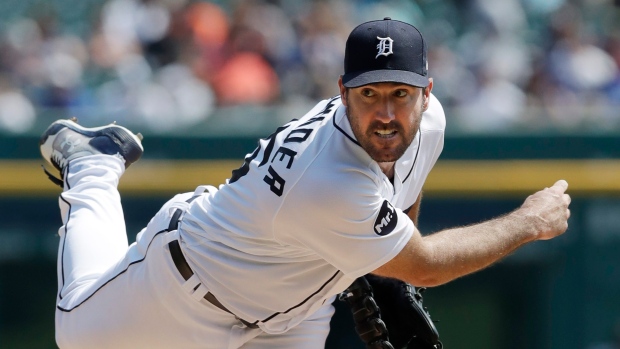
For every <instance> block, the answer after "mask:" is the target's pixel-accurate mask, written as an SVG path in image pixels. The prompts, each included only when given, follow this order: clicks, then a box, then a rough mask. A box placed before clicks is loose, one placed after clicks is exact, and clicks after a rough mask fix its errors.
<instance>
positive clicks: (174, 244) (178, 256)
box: [168, 209, 258, 328]
mask: <svg viewBox="0 0 620 349" xmlns="http://www.w3.org/2000/svg"><path fill="white" fill-rule="evenodd" d="M177 213H178V214H177ZM181 213H182V211H181V210H180V209H178V210H177V211H176V212H175V213H174V214H173V216H172V221H171V222H170V228H174V229H176V226H177V225H178V220H179V217H180V216H181ZM173 222H176V223H174V224H173ZM174 229H171V230H174ZM168 248H169V249H170V256H171V257H172V261H174V265H175V266H176V267H177V270H178V271H179V273H180V274H181V276H183V279H185V280H189V278H191V277H192V275H194V272H193V271H192V268H190V267H189V264H187V261H186V260H185V257H183V252H182V251H181V246H180V245H179V241H178V240H173V241H171V242H169V243H168ZM204 299H206V300H207V301H208V302H209V303H211V304H213V305H215V306H216V307H218V308H220V309H222V310H223V311H225V312H227V313H229V314H232V315H234V316H235V317H236V318H237V319H238V320H239V321H241V323H243V324H244V325H246V326H247V327H249V328H258V325H257V324H256V323H251V322H248V321H245V320H243V319H241V318H240V317H238V316H237V315H235V314H234V313H233V312H232V311H230V310H228V308H226V307H225V306H224V305H223V304H222V303H220V301H218V300H217V298H215V296H214V295H213V293H211V292H207V294H206V295H205V296H204Z"/></svg>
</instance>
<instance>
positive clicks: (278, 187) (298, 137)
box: [228, 96, 340, 196]
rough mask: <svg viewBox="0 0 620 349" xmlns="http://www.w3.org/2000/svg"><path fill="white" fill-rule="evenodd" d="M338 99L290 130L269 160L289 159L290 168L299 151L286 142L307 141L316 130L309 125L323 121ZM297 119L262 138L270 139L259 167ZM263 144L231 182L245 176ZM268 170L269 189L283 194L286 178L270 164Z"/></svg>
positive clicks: (247, 158) (266, 180) (266, 177)
mask: <svg viewBox="0 0 620 349" xmlns="http://www.w3.org/2000/svg"><path fill="white" fill-rule="evenodd" d="M338 99H340V97H339V96H337V97H333V98H332V99H330V100H329V101H328V102H327V104H326V105H325V108H323V110H322V111H321V112H319V113H318V114H317V115H316V116H315V117H312V118H311V119H309V120H308V121H306V122H304V123H303V124H301V125H299V126H297V127H296V128H295V129H293V130H292V131H290V132H289V133H288V134H287V135H286V137H285V138H284V141H283V142H282V144H283V145H281V146H280V147H279V148H278V149H277V150H276V153H275V154H274V156H273V158H271V161H269V162H270V163H273V162H274V161H276V160H277V161H284V159H285V158H286V160H287V163H286V169H290V168H291V166H292V165H293V161H294V160H295V155H297V152H296V151H294V150H292V149H289V148H287V147H286V146H284V144H287V143H303V142H305V141H306V140H307V139H308V137H310V135H311V134H312V132H313V131H314V128H309V127H308V126H310V125H312V124H314V123H316V122H319V121H323V120H324V119H325V115H327V114H329V113H331V112H332V110H333V108H334V106H335V101H336V100H338ZM295 121H298V120H297V119H293V120H291V121H290V122H289V123H288V124H286V125H284V126H282V127H280V128H278V129H277V130H276V132H274V133H272V134H271V135H269V137H267V138H264V139H262V141H263V142H264V141H268V143H267V146H266V147H265V150H264V155H263V160H262V161H261V163H260V164H259V165H258V167H262V166H263V165H264V164H266V163H267V161H268V160H269V157H270V156H271V152H272V150H273V147H274V144H275V141H276V137H277V136H278V134H279V133H280V132H283V131H284V130H286V129H287V128H288V127H289V126H291V125H292V124H293V123H294V122H295ZM261 146H262V143H261V142H259V144H258V147H257V148H256V149H255V150H254V152H253V153H252V154H251V155H249V156H247V157H246V158H245V162H244V164H243V166H241V167H240V168H238V169H236V170H234V171H233V173H232V176H231V178H230V180H229V181H228V183H229V184H230V183H234V182H236V181H238V180H239V178H241V177H243V176H245V175H246V174H247V173H248V171H249V165H250V162H251V161H252V160H254V159H255V158H256V157H257V156H258V154H259V153H260V151H261ZM278 154H280V157H279V158H276V157H277V155H278ZM267 171H268V174H267V175H265V177H263V182H265V183H267V184H268V185H269V189H270V190H271V192H272V193H274V194H276V195H277V196H282V193H284V185H285V184H286V180H285V179H284V178H283V177H282V176H281V175H280V174H279V173H278V172H277V171H276V170H275V169H274V168H273V167H272V166H271V165H270V166H269V169H268V170H267Z"/></svg>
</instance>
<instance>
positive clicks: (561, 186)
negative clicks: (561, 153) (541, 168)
mask: <svg viewBox="0 0 620 349" xmlns="http://www.w3.org/2000/svg"><path fill="white" fill-rule="evenodd" d="M551 189H554V190H557V191H559V192H561V193H563V192H565V191H566V189H568V182H566V181H565V180H563V179H560V180H559V181H557V182H555V183H554V184H553V186H552V187H551Z"/></svg>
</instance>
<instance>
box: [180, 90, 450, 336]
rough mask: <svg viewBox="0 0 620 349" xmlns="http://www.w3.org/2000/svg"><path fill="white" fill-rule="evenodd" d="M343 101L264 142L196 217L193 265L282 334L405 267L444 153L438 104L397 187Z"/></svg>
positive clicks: (197, 207)
mask: <svg viewBox="0 0 620 349" xmlns="http://www.w3.org/2000/svg"><path fill="white" fill-rule="evenodd" d="M345 109H346V108H345V107H344V106H343V105H342V103H341V100H340V97H334V98H332V99H329V100H324V101H322V102H320V103H319V104H317V105H316V106H315V107H314V108H313V109H312V110H311V111H310V112H308V113H307V114H306V115H305V116H303V117H302V118H301V119H299V120H293V121H291V122H289V123H288V124H286V125H284V126H282V127H280V128H278V130H277V131H276V132H275V133H273V134H272V135H271V136H269V137H267V138H265V139H263V140H261V141H260V142H259V146H258V148H257V149H256V150H255V151H254V152H253V153H252V154H249V155H248V156H247V157H246V161H245V163H244V165H243V166H242V167H241V168H239V169H238V170H235V171H233V176H232V177H231V178H230V179H229V180H228V182H227V184H225V185H222V186H221V187H220V189H219V191H217V192H216V193H211V194H210V195H205V196H203V197H201V198H199V199H197V200H195V201H194V202H192V204H191V205H190V207H189V209H188V211H187V212H186V214H185V216H184V218H183V220H182V222H181V225H180V227H179V234H180V240H181V243H182V249H183V252H184V254H185V257H186V259H187V261H188V263H189V264H190V266H191V268H192V269H193V271H194V272H195V273H196V274H197V276H198V277H199V279H200V280H201V281H202V282H203V283H204V284H205V285H206V287H207V288H208V289H209V290H210V291H211V292H212V293H213V294H214V295H215V296H216V297H217V299H218V300H219V301H220V302H221V303H222V304H224V305H225V306H226V307H227V308H228V309H229V310H231V311H232V312H233V313H234V314H236V315H237V316H239V317H240V318H242V319H244V320H247V321H250V322H254V321H258V324H259V326H260V327H261V329H263V330H264V331H265V332H267V333H272V334H277V333H282V332H285V331H287V330H288V329H290V328H291V327H293V326H295V325H297V324H298V323H300V322H301V321H302V320H303V319H305V318H307V317H308V316H309V315H310V314H312V313H313V312H314V311H316V310H317V309H318V308H319V307H320V306H321V305H323V304H324V303H325V302H326V301H328V300H329V299H330V298H332V297H333V296H334V295H336V294H338V293H340V292H342V291H343V290H344V289H346V288H347V287H348V286H349V285H350V284H351V283H352V282H353V281H354V280H355V279H356V278H357V277H359V276H361V275H364V274H366V273H369V272H372V271H373V270H375V269H377V268H378V267H380V266H381V265H383V264H384V263H386V262H388V261H389V260H390V259H392V258H393V257H394V256H396V255H397V254H398V253H399V252H400V251H401V249H402V248H403V247H404V246H405V244H406V243H407V241H408V240H409V239H410V237H411V234H412V233H413V223H412V221H411V220H410V219H409V218H408V217H407V215H406V214H405V213H404V212H403V210H406V209H407V208H409V207H411V206H412V205H413V203H414V202H415V201H416V199H417V197H418V195H419V194H420V191H421V189H422V185H423V183H424V181H425V180H426V177H427V175H428V173H429V172H430V170H431V168H432V167H433V165H434V164H435V162H436V160H437V158H438V157H439V154H440V153H441V150H442V148H443V141H444V130H445V117H444V112H443V109H442V107H441V105H440V103H439V101H438V100H437V99H436V98H435V97H434V96H432V95H431V99H430V104H429V108H428V110H427V111H426V112H424V114H423V117H422V122H421V126H420V130H419V132H418V134H417V135H416V136H415V138H414V140H413V142H412V143H411V145H410V146H409V148H408V149H407V151H406V152H405V154H404V155H403V156H402V157H401V158H400V159H399V160H398V161H397V162H396V165H395V174H394V178H393V182H391V181H390V179H388V178H387V177H386V176H385V175H384V174H383V172H382V171H381V169H380V168H379V165H378V164H377V163H376V162H375V161H374V160H372V159H371V158H370V157H369V155H368V154H367V153H366V152H365V151H364V150H363V149H362V148H361V146H360V145H359V143H358V142H357V140H356V138H355V136H354V135H353V132H352V130H351V126H350V124H349V121H348V119H347V116H346V114H345Z"/></svg>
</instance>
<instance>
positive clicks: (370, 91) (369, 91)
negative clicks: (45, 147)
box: [362, 88, 375, 97]
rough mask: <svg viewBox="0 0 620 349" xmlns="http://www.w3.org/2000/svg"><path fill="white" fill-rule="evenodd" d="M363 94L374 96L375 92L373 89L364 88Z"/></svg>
mask: <svg viewBox="0 0 620 349" xmlns="http://www.w3.org/2000/svg"><path fill="white" fill-rule="evenodd" d="M362 95H363V96H365V97H372V96H374V95H375V93H374V92H373V91H372V90H370V89H367V88H365V89H363V90H362Z"/></svg>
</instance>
